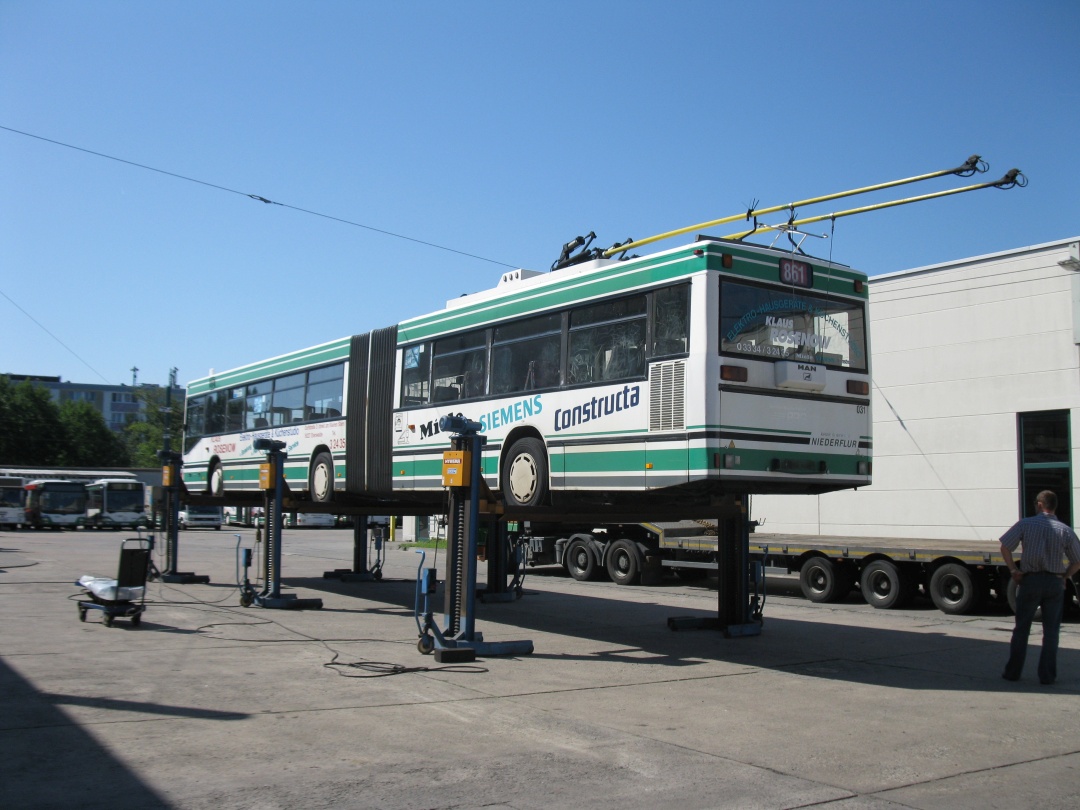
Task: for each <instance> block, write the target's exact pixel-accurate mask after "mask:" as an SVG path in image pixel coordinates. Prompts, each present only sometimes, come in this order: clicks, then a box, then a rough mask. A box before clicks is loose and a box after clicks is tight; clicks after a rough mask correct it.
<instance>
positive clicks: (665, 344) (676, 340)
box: [651, 284, 690, 357]
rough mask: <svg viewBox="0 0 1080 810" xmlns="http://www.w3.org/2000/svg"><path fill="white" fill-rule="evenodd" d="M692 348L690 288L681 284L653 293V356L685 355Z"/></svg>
mask: <svg viewBox="0 0 1080 810" xmlns="http://www.w3.org/2000/svg"><path fill="white" fill-rule="evenodd" d="M689 347H690V287H689V285H687V284H680V285H679V286H678V287H668V288H667V289H663V290H657V291H656V292H655V293H653V343H652V353H651V354H652V356H653V357H664V356H665V355H669V354H683V353H684V352H686V351H688V350H689Z"/></svg>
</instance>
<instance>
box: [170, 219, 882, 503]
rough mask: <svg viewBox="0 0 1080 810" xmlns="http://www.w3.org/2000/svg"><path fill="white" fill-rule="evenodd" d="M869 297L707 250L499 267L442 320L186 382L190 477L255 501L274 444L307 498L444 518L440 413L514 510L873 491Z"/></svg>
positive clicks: (862, 289)
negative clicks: (475, 447)
mask: <svg viewBox="0 0 1080 810" xmlns="http://www.w3.org/2000/svg"><path fill="white" fill-rule="evenodd" d="M866 298H867V293H866V276H865V275H864V274H862V273H858V272H855V271H853V270H851V269H850V268H846V267H842V266H840V265H836V264H832V263H829V262H825V261H822V260H819V259H812V258H809V257H806V256H803V255H801V254H800V255H799V256H797V257H796V256H793V255H792V254H791V253H790V252H788V251H780V250H775V249H771V248H764V247H759V246H755V245H747V244H744V243H741V242H733V241H729V240H723V239H714V238H709V237H702V238H700V239H699V241H697V242H695V243H692V244H690V245H684V246H681V247H677V248H673V249H671V250H667V251H663V252H659V253H656V254H651V255H648V256H644V257H634V258H631V259H628V260H617V259H593V260H590V261H583V262H581V263H578V264H574V265H572V266H569V267H565V268H562V269H557V270H556V271H554V272H551V273H537V272H534V271H526V270H518V271H514V272H510V273H506V274H504V275H503V277H502V279H501V280H500V282H499V284H498V286H496V287H495V288H493V289H491V290H488V291H485V292H481V293H476V294H473V295H468V296H462V297H461V298H457V299H453V300H451V301H449V302H447V306H446V308H445V309H443V310H440V311H438V312H435V313H432V314H430V315H426V316H423V317H419V318H414V319H411V320H408V321H405V322H403V323H402V324H400V325H398V326H395V327H389V328H387V329H382V330H376V331H373V332H371V333H368V334H362V335H356V336H353V337H351V338H345V339H342V340H339V341H334V342H331V343H327V344H322V345H320V346H316V347H313V348H311V349H307V350H304V351H300V352H295V353H292V354H289V355H284V356H281V357H277V358H273V359H271V360H267V361H262V362H259V363H254V364H251V365H248V366H244V367H241V368H239V369H235V370H233V371H229V372H225V373H222V374H218V375H215V376H213V377H207V378H204V379H201V380H195V381H192V382H191V383H190V384H189V386H188V404H187V419H186V422H187V425H188V430H187V433H186V436H185V451H186V453H185V458H184V465H185V467H184V479H185V483H186V484H187V486H188V488H189V489H195V490H197V491H208V492H210V493H212V494H223V493H225V492H226V491H234V490H251V491H254V490H255V489H257V486H258V464H259V463H260V462H261V461H262V454H261V453H257V452H255V451H254V449H253V447H252V443H253V441H254V440H255V439H257V438H262V437H268V438H275V439H280V440H283V441H285V442H286V452H287V453H288V460H287V462H286V465H285V478H286V481H287V482H288V483H289V485H290V487H291V488H292V489H293V490H294V491H295V490H306V491H307V492H308V494H309V497H310V498H311V500H313V501H316V502H328V501H331V500H333V499H338V500H341V501H342V502H343V503H346V504H349V505H376V504H378V505H383V506H386V505H387V504H389V503H400V504H427V505H430V506H432V507H433V508H435V509H438V508H439V506H440V504H441V498H442V492H443V490H442V484H441V456H442V452H443V451H444V450H445V449H446V448H447V446H448V441H449V437H448V436H445V435H443V434H442V433H441V432H440V429H439V419H440V417H442V416H444V415H448V414H461V415H464V416H466V417H467V418H469V419H472V420H474V421H476V422H479V423H480V425H481V427H482V432H483V433H484V434H485V435H486V436H487V437H488V441H487V444H486V446H485V448H484V453H483V460H482V471H483V475H484V477H485V479H486V481H487V483H488V485H489V486H491V487H492V488H493V489H497V490H500V491H501V492H502V495H503V498H504V501H505V502H506V503H507V505H508V506H510V507H514V508H516V509H521V508H537V507H546V506H551V507H555V508H557V509H559V510H560V511H561V513H567V512H573V511H574V510H578V511H579V512H580V510H583V509H585V510H587V509H593V510H600V511H602V512H603V514H604V515H605V517H607V518H608V519H612V517H613V516H622V517H624V518H629V517H631V516H637V515H642V516H645V517H646V518H648V519H658V518H659V516H660V515H661V514H669V515H670V514H677V515H678V516H679V517H696V516H699V515H700V516H712V515H715V513H716V509H717V507H718V505H719V504H720V503H721V502H722V501H723V499H724V498H725V497H727V496H730V495H732V494H745V493H759V492H778V493H779V492H789V493H818V492H826V491H830V490H835V489H846V488H854V487H860V486H865V485H868V484H869V483H870V473H871V461H872V443H871V437H870V424H871V422H870V396H869V393H870V385H869V380H870V367H869V345H868V339H867V335H866V328H865V324H866ZM384 511H385V510H384Z"/></svg>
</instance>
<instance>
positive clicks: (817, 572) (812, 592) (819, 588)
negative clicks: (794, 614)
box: [799, 557, 851, 602]
mask: <svg viewBox="0 0 1080 810" xmlns="http://www.w3.org/2000/svg"><path fill="white" fill-rule="evenodd" d="M799 587H800V588H801V589H802V593H803V596H805V597H806V598H807V599H809V600H810V601H811V602H839V601H840V600H841V599H843V598H844V597H845V596H847V594H848V591H850V590H851V579H850V578H849V575H848V573H847V571H846V570H842V569H841V567H840V566H839V565H838V564H836V563H834V562H833V561H832V560H830V559H829V558H828V557H810V558H809V559H807V561H806V562H804V563H803V566H802V568H801V569H800V570H799Z"/></svg>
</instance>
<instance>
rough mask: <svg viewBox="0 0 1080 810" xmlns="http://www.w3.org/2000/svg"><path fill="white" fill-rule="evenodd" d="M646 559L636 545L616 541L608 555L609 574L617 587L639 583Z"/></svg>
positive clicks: (627, 541)
mask: <svg viewBox="0 0 1080 810" xmlns="http://www.w3.org/2000/svg"><path fill="white" fill-rule="evenodd" d="M644 565H645V559H644V558H643V557H642V556H641V550H640V549H639V548H638V547H637V544H636V543H631V542H630V541H629V540H616V541H615V542H614V543H612V544H611V548H609V549H608V553H607V572H608V576H609V577H611V581H612V582H614V583H615V584H616V585H633V584H634V583H636V582H637V580H638V576H639V575H640V574H641V569H642V567H643V566H644Z"/></svg>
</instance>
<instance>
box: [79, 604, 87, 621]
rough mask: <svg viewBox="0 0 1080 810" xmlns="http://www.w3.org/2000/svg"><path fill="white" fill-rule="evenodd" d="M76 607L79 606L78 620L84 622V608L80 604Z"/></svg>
mask: <svg viewBox="0 0 1080 810" xmlns="http://www.w3.org/2000/svg"><path fill="white" fill-rule="evenodd" d="M78 607H79V621H80V622H85V621H86V608H84V607H83V606H82V605H79V606H78Z"/></svg>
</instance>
